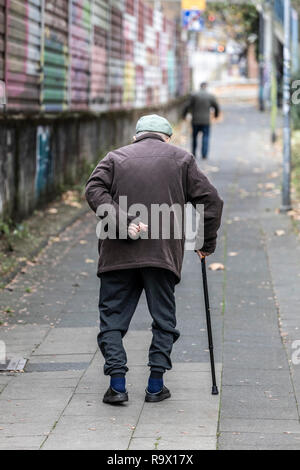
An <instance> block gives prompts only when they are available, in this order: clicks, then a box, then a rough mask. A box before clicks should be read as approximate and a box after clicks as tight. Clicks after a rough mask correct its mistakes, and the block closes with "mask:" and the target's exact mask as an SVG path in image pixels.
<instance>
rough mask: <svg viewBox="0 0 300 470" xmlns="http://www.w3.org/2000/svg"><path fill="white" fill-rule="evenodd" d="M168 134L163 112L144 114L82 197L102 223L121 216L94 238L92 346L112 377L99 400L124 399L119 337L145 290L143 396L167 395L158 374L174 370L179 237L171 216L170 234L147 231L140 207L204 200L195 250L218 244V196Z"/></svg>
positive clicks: (123, 360) (203, 251)
mask: <svg viewBox="0 0 300 470" xmlns="http://www.w3.org/2000/svg"><path fill="white" fill-rule="evenodd" d="M172 134H173V131H172V127H171V125H170V123H169V122H168V121H167V120H166V119H165V118H163V117H160V116H157V115H151V116H144V117H143V118H141V119H140V120H139V122H138V123H137V127H136V135H135V137H134V142H133V143H132V144H131V145H128V146H126V147H123V148H120V149H117V150H114V151H112V152H110V153H109V154H108V155H107V156H106V157H105V158H104V159H103V160H102V161H100V163H99V164H98V166H97V167H96V169H95V170H94V172H93V173H92V175H91V177H90V178H89V180H88V183H87V186H86V198H87V201H88V203H89V205H90V207H91V208H92V210H93V211H95V212H97V213H98V215H99V216H100V217H101V218H102V220H103V221H104V220H106V222H107V221H109V218H108V219H105V214H108V213H110V212H112V213H113V212H115V213H118V214H119V216H120V217H117V218H116V219H115V227H114V228H115V231H114V230H112V232H113V234H112V236H106V237H101V239H100V240H99V265H98V276H99V277H100V279H101V288H100V300H99V311H100V333H99V335H98V344H99V347H100V350H101V352H102V354H103V356H104V358H105V365H104V374H105V375H107V376H110V378H111V380H110V387H109V389H108V390H107V392H106V394H105V395H104V398H103V401H104V402H105V403H110V404H113V403H122V402H125V401H127V400H128V393H127V391H126V380H125V376H126V373H127V371H128V367H127V356H126V352H125V350H124V346H123V341H122V339H123V337H124V336H125V334H126V332H127V331H128V328H129V325H130V321H131V319H132V316H133V314H134V312H135V310H136V307H137V304H138V302H139V299H140V296H141V294H142V292H143V290H144V291H145V294H146V298H147V303H148V308H149V311H150V315H151V317H152V321H153V322H152V333H153V339H152V343H151V346H150V350H149V363H148V366H149V367H150V377H149V381H148V386H147V388H146V395H145V400H146V401H148V402H158V401H162V400H164V399H166V398H169V397H170V396H171V394H170V391H169V390H168V389H167V388H166V387H165V385H164V381H163V375H164V373H165V372H166V371H167V370H170V369H171V368H172V362H171V352H172V347H173V344H174V342H175V341H176V340H178V338H179V336H180V333H179V331H178V330H177V329H176V314H175V310H176V307H175V295H174V293H175V286H176V284H177V283H178V282H179V281H180V277H181V269H182V262H183V254H184V243H185V237H184V234H182V236H181V237H178V236H175V235H174V218H173V219H172V218H170V223H171V230H170V234H171V235H170V236H167V237H166V236H163V233H162V231H161V230H160V231H159V235H158V236H153V232H155V230H154V231H153V228H155V227H153V225H154V222H152V223H151V218H150V221H149V218H147V219H146V216H145V213H148V214H150V213H151V210H152V209H153V207H156V206H159V207H162V205H164V206H167V207H174V205H176V206H177V208H179V209H180V208H181V209H182V210H183V211H184V209H185V205H186V203H188V202H191V203H192V204H193V205H194V206H195V207H196V205H197V204H202V205H204V244H203V246H202V248H201V249H199V250H198V254H199V256H200V257H202V256H208V255H210V254H211V253H213V252H214V251H215V248H216V239H217V231H218V229H219V227H220V223H221V215H222V208H223V201H222V200H221V199H220V197H219V195H218V193H217V190H216V189H215V188H214V187H213V186H212V184H211V183H210V182H209V181H208V179H207V178H206V177H205V175H204V174H203V173H202V172H201V171H200V170H199V168H198V167H197V163H196V161H195V158H194V157H193V155H192V154H190V153H189V152H187V151H185V150H183V149H182V148H179V147H176V146H173V145H171V144H170V139H171V136H172ZM124 197H126V201H127V207H129V208H134V207H135V206H134V205H136V204H139V206H141V205H142V207H144V208H145V211H140V213H139V214H137V213H135V211H133V212H132V213H131V212H130V210H127V209H126V207H125V208H124V204H123V200H122V198H123V199H124ZM99 208H100V210H99ZM110 209H111V210H110ZM124 228H125V236H124ZM108 232H109V230H108ZM106 235H107V231H106ZM114 235H115V236H114Z"/></svg>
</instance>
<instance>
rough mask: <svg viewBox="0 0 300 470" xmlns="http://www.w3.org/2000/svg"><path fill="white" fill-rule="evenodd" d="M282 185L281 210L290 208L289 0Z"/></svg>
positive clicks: (288, 10) (287, 2)
mask: <svg viewBox="0 0 300 470" xmlns="http://www.w3.org/2000/svg"><path fill="white" fill-rule="evenodd" d="M283 68H284V71H283V185H282V206H281V212H287V211H289V210H290V209H291V153H292V149H291V0H284V54H283Z"/></svg>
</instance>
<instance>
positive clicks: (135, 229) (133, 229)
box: [128, 222, 148, 240]
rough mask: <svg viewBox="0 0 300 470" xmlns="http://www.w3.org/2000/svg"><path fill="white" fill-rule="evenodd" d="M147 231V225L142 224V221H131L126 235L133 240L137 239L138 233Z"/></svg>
mask: <svg viewBox="0 0 300 470" xmlns="http://www.w3.org/2000/svg"><path fill="white" fill-rule="evenodd" d="M147 231H148V225H145V224H143V223H142V222H140V223H139V225H136V224H134V223H131V224H130V225H129V227H128V235H129V236H130V238H132V239H133V240H137V239H138V238H139V236H140V233H146V232H147Z"/></svg>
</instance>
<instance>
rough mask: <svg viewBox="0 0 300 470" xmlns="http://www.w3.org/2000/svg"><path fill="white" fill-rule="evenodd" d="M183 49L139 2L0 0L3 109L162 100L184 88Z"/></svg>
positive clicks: (172, 31) (169, 27)
mask: <svg viewBox="0 0 300 470" xmlns="http://www.w3.org/2000/svg"><path fill="white" fill-rule="evenodd" d="M183 50H187V48H186V43H185V42H184V41H183V40H182V38H181V31H180V29H179V28H178V27H176V24H175V23H174V22H172V21H170V20H167V19H166V18H164V17H163V14H162V13H161V12H160V11H156V10H153V8H151V7H150V6H149V5H147V4H146V3H144V2H143V0H0V80H2V81H5V84H6V91H7V107H6V111H8V112H22V113H24V112H25V113H41V112H42V113H43V112H46V113H60V112H62V111H76V112H78V111H87V110H92V111H97V112H101V111H107V110H112V109H130V108H136V107H137V108H141V107H144V106H152V105H157V104H160V103H166V102H168V101H169V100H170V99H172V98H175V97H178V96H181V95H184V94H185V93H187V92H188V90H189V84H190V73H189V71H190V67H189V61H188V57H187V54H184V53H182V51H183ZM1 111H2V109H1V108H0V112H1Z"/></svg>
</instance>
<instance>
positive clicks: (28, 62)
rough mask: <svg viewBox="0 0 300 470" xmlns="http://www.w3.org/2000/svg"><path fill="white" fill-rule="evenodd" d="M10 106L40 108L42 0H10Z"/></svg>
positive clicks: (8, 4) (14, 108) (8, 13)
mask: <svg viewBox="0 0 300 470" xmlns="http://www.w3.org/2000/svg"><path fill="white" fill-rule="evenodd" d="M7 26H8V31H7V44H6V57H7V63H6V79H7V83H6V90H7V98H8V109H13V110H23V109H26V110H27V111H37V110H39V109H40V81H41V80H40V78H41V44H42V37H41V31H42V28H41V26H42V0H8V1H7Z"/></svg>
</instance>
